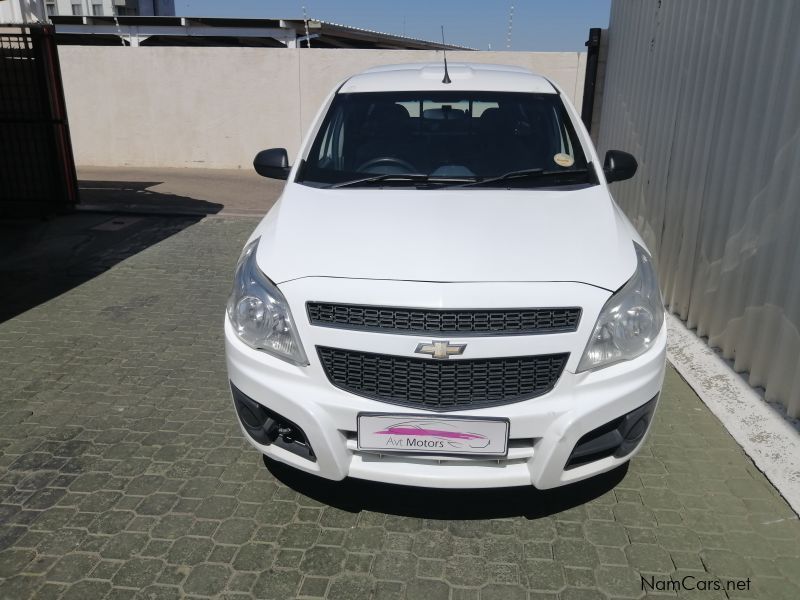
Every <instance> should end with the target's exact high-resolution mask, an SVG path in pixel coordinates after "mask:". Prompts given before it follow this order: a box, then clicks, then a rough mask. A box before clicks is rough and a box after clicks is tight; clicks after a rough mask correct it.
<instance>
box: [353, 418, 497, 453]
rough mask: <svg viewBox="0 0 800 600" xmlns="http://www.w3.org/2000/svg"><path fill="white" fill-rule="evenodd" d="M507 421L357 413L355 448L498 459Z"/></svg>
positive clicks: (385, 451)
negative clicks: (356, 442) (356, 445)
mask: <svg viewBox="0 0 800 600" xmlns="http://www.w3.org/2000/svg"><path fill="white" fill-rule="evenodd" d="M509 429H510V425H509V421H508V419H504V418H501V417H483V418H476V417H459V416H438V415H420V414H403V413H359V415H358V421H357V432H356V435H357V440H358V449H359V450H366V451H371V452H379V453H388V452H402V453H405V454H441V455H469V456H493V457H502V456H506V455H507V454H508V432H509Z"/></svg>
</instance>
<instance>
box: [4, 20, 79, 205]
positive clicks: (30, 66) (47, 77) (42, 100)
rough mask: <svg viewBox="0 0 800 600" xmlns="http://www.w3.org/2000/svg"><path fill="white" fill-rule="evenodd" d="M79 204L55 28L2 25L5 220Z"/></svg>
mask: <svg viewBox="0 0 800 600" xmlns="http://www.w3.org/2000/svg"><path fill="white" fill-rule="evenodd" d="M77 202H78V183H77V178H76V176H75V161H74V159H73V156H72V144H71V142H70V137H69V125H68V123H67V110H66V106H65V104H64V89H63V86H62V83H61V70H60V67H59V63H58V52H57V50H56V42H55V32H54V29H53V27H52V25H21V26H16V25H14V26H5V25H0V216H34V215H47V214H50V213H54V212H61V211H64V210H66V209H69V208H70V207H72V206H73V205H75V204H76V203H77Z"/></svg>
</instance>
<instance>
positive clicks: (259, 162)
mask: <svg viewBox="0 0 800 600" xmlns="http://www.w3.org/2000/svg"><path fill="white" fill-rule="evenodd" d="M253 168H254V169H255V170H256V173H258V174H259V175H261V176H262V177H270V178H272V179H286V178H287V177H288V176H289V171H291V170H292V168H291V167H290V166H289V155H288V154H286V148H270V149H269V150H262V151H261V152H259V153H258V154H256V157H255V158H254V159H253Z"/></svg>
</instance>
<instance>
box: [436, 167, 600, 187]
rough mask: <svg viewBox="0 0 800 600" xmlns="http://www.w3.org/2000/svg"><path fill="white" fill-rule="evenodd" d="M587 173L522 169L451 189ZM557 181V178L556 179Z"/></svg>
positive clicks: (573, 170)
mask: <svg viewBox="0 0 800 600" xmlns="http://www.w3.org/2000/svg"><path fill="white" fill-rule="evenodd" d="M588 173H589V169H570V170H568V171H564V170H559V171H546V170H545V169H542V168H536V169H522V170H521V171H509V172H508V173H503V174H502V175H498V176H497V177H489V178H487V179H479V180H477V181H470V182H468V183H464V184H461V185H454V186H451V187H454V188H460V187H473V186H479V185H487V184H491V183H497V182H499V181H511V180H514V179H540V178H548V177H554V176H556V175H561V176H572V175H586V174H588ZM556 179H558V178H556Z"/></svg>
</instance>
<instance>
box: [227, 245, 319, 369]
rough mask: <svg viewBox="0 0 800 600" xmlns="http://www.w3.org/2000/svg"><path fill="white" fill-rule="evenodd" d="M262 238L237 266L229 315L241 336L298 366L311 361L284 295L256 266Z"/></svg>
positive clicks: (260, 348) (253, 344)
mask: <svg viewBox="0 0 800 600" xmlns="http://www.w3.org/2000/svg"><path fill="white" fill-rule="evenodd" d="M259 239H260V238H258V239H255V240H253V241H252V242H250V243H249V244H248V245H247V246H245V249H244V251H243V252H242V256H241V257H240V258H239V262H238V264H237V265H236V275H235V276H234V279H233V290H232V291H231V295H230V298H228V318H229V319H230V321H231V325H232V326H233V330H234V331H235V332H236V335H237V336H239V339H240V340H242V341H243V342H244V343H245V344H247V345H248V346H250V347H251V348H255V349H256V350H261V351H263V352H267V353H269V354H272V355H274V356H277V357H278V358H281V359H283V360H285V361H288V362H290V363H293V364H295V365H300V366H305V365H307V364H308V359H307V358H306V353H305V352H304V351H303V345H302V344H301V343H300V338H299V337H298V336H297V329H296V328H295V326H294V321H293V320H292V313H291V311H290V310H289V305H288V304H287V303H286V299H285V298H284V297H283V294H281V293H280V291H279V290H278V288H277V287H276V286H275V284H274V283H272V282H271V281H270V280H269V279H267V277H266V276H265V275H264V274H263V273H262V272H261V271H260V270H259V268H258V265H256V249H257V248H258V241H259Z"/></svg>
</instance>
